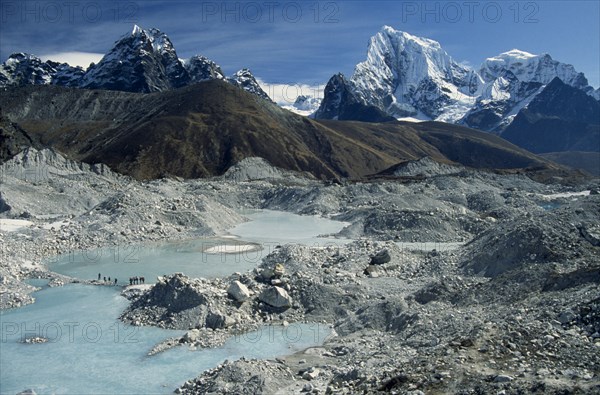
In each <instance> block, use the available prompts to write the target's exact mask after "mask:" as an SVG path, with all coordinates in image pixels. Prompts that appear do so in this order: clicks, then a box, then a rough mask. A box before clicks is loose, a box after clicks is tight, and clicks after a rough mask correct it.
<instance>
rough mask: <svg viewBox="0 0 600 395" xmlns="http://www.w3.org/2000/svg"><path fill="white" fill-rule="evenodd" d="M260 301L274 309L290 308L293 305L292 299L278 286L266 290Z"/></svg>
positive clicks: (260, 296)
mask: <svg viewBox="0 0 600 395" xmlns="http://www.w3.org/2000/svg"><path fill="white" fill-rule="evenodd" d="M258 299H259V300H260V301H261V302H264V303H266V304H268V305H269V306H273V307H290V306H291V305H292V298H291V297H290V295H289V294H288V293H287V291H286V290H285V289H283V288H280V287H277V286H273V287H269V288H267V289H265V290H264V291H263V292H261V294H260V295H259V296H258Z"/></svg>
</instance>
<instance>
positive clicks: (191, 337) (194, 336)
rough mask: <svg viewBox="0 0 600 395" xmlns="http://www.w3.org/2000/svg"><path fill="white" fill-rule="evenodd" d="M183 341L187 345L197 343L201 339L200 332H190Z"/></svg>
mask: <svg viewBox="0 0 600 395" xmlns="http://www.w3.org/2000/svg"><path fill="white" fill-rule="evenodd" d="M182 339H183V341H184V342H186V343H196V342H197V341H198V340H199V339H200V330H198V329H192V330H189V331H187V332H186V333H185V335H183V337H182Z"/></svg>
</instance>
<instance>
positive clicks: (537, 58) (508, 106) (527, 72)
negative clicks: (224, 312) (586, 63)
mask: <svg viewBox="0 0 600 395" xmlns="http://www.w3.org/2000/svg"><path fill="white" fill-rule="evenodd" d="M557 77H558V78H559V79H560V80H562V81H563V82H564V83H565V84H567V85H570V86H572V87H575V88H578V89H582V90H583V91H584V92H586V93H587V94H589V95H591V96H593V97H597V96H598V95H600V94H599V93H598V91H594V89H593V88H592V87H590V86H588V82H587V80H586V78H585V76H584V75H583V74H582V73H579V72H577V71H576V70H575V68H574V67H573V66H572V65H570V64H565V63H561V62H558V61H556V60H554V59H552V57H551V56H550V55H548V54H541V55H535V54H532V53H529V52H526V51H522V50H519V49H512V50H510V51H507V52H504V53H501V54H499V55H497V56H493V57H490V58H488V59H486V60H485V61H484V62H483V63H482V65H481V67H480V68H479V69H478V70H474V69H471V68H470V67H468V66H464V65H462V64H460V63H458V62H456V61H455V60H453V59H452V57H451V56H450V55H449V54H448V53H447V52H446V51H445V50H444V49H443V48H442V46H441V45H440V43H439V42H437V41H435V40H431V39H428V38H423V37H417V36H414V35H412V34H410V33H407V32H403V31H400V30H396V29H394V28H392V27H390V26H383V27H382V28H381V29H380V31H379V32H377V33H376V34H375V35H374V36H373V37H371V39H370V41H369V46H368V49H367V56H366V60H365V61H363V62H361V63H359V64H358V65H356V68H355V71H354V74H353V76H352V78H350V80H348V81H345V82H344V84H341V81H342V80H340V78H339V76H333V77H332V78H331V79H330V81H329V83H328V86H329V87H330V88H331V89H326V90H325V97H324V99H323V101H322V103H321V106H320V108H319V110H318V111H317V112H316V116H317V117H323V118H336V117H338V114H344V113H346V114H347V113H348V110H349V109H351V108H354V109H355V107H356V105H357V104H356V102H357V101H358V102H359V103H360V104H362V105H363V106H367V107H368V106H371V107H376V108H378V109H379V110H381V111H383V112H384V113H386V114H388V115H391V116H393V117H395V118H397V119H402V118H405V117H411V118H417V119H430V120H437V121H442V122H450V123H461V124H466V125H467V126H471V127H474V128H478V129H483V130H489V131H496V132H500V131H501V130H502V129H503V128H504V127H505V126H506V125H508V124H509V123H510V122H511V121H512V120H513V119H514V117H515V115H516V114H517V113H518V112H519V111H520V110H521V109H522V108H524V107H526V106H527V104H528V103H529V102H530V101H531V100H532V99H533V98H534V97H535V96H536V95H537V94H539V93H540V92H541V91H542V90H543V88H544V86H546V85H547V84H549V83H550V82H551V81H552V80H553V79H554V78H557ZM342 85H343V88H344V89H337V88H335V87H340V86H342ZM334 88H335V89H334ZM342 91H344V92H345V93H344V98H342V95H340V92H342ZM355 112H356V111H355Z"/></svg>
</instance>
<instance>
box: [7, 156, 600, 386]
mask: <svg viewBox="0 0 600 395" xmlns="http://www.w3.org/2000/svg"><path fill="white" fill-rule="evenodd" d="M419 169H421V170H422V171H421V173H419V171H420V170H419ZM0 170H1V173H0V174H1V176H2V193H1V195H0V211H1V214H0V217H1V218H3V219H2V221H4V222H0V224H2V228H0V244H1V245H2V259H1V263H0V304H1V305H0V307H2V308H3V309H5V308H10V307H16V306H19V305H22V304H25V303H31V302H32V301H33V300H32V298H31V296H30V293H31V291H32V290H33V289H34V288H33V287H30V286H28V285H26V284H24V283H23V280H24V279H27V278H30V277H46V278H52V279H53V281H52V283H51V285H60V284H63V283H65V282H68V281H74V280H73V279H69V278H66V277H64V276H59V275H57V274H54V273H51V272H49V271H48V270H47V268H46V266H45V264H44V263H43V260H44V259H47V258H49V257H51V256H54V255H56V254H58V253H64V252H68V251H71V250H74V249H86V248H94V247H100V246H109V245H128V244H131V243H145V242H155V241H166V240H177V239H188V238H193V237H199V236H210V235H220V234H224V233H225V232H226V230H227V229H228V228H230V227H232V226H233V225H235V224H237V223H240V222H242V221H244V220H245V219H244V218H243V217H242V216H241V215H239V214H238V212H239V209H240V208H261V209H274V210H284V211H293V212H296V213H300V214H319V215H324V216H329V217H331V218H334V219H339V220H343V221H347V222H349V223H350V225H349V226H348V227H346V228H345V229H344V230H342V231H341V232H340V234H339V236H341V237H345V238H350V239H353V240H355V241H353V242H351V243H350V244H348V245H345V246H341V247H334V246H327V247H323V248H316V247H314V246H313V247H308V246H297V245H295V246H285V245H283V246H278V247H277V248H274V249H273V250H272V251H271V252H270V253H269V254H268V255H266V256H264V258H263V259H262V262H260V264H259V265H258V267H257V268H256V269H254V270H252V271H251V272H248V273H235V274H232V275H231V276H229V277H227V278H220V279H210V280H208V279H193V278H188V277H187V276H185V274H171V275H168V276H165V277H162V278H159V279H157V281H156V283H155V284H154V285H152V286H149V287H147V289H135V288H134V289H130V290H128V291H126V292H125V295H126V296H127V297H128V298H129V299H130V300H131V303H130V305H129V307H128V308H127V309H126V311H124V312H123V314H122V317H121V318H122V320H123V321H125V322H128V323H131V324H133V325H156V326H161V327H167V328H177V329H186V330H187V333H186V334H185V335H184V336H182V337H181V338H178V339H169V340H168V341H166V342H165V343H164V344H160V345H157V346H156V348H155V349H154V350H152V351H151V354H153V353H156V352H160V351H162V350H164V349H165V348H168V347H173V346H179V345H186V346H192V347H211V346H215V345H218V344H220V343H221V342H222V341H224V340H225V339H226V338H228V337H230V336H232V335H234V334H239V333H243V332H246V331H250V330H252V329H255V328H258V327H259V326H261V325H265V324H274V325H293V324H294V323H297V322H312V323H318V324H319V325H324V326H327V327H331V328H333V334H334V335H333V336H330V337H328V338H327V340H326V341H325V343H324V344H323V346H322V347H316V348H311V349H308V350H306V351H304V352H302V353H298V354H294V355H292V356H289V357H285V358H279V359H276V360H267V361H257V360H246V359H240V360H238V361H226V362H224V363H223V364H221V365H219V366H217V367H215V368H214V369H212V370H209V371H206V372H198V373H199V376H198V377H197V378H195V379H193V378H190V380H189V381H188V382H186V383H185V384H183V385H182V386H181V387H180V388H179V389H176V392H178V393H188V394H196V393H230V394H256V393H264V394H271V393H281V394H288V393H331V394H354V393H376V392H390V393H397V394H422V393H424V394H446V393H451V394H490V393H491V394H521V393H525V394H528V393H537V394H591V393H592V394H593V393H600V291H599V289H600V287H599V285H600V226H599V225H598V224H600V195H598V194H597V191H598V186H599V185H598V183H597V181H595V182H590V183H588V184H585V185H580V186H578V187H576V188H566V187H563V186H561V185H560V184H559V182H560V181H561V180H556V181H557V183H556V184H555V185H546V184H540V183H536V182H534V181H532V180H530V179H529V178H527V177H524V176H519V175H498V174H493V173H486V172H479V171H472V170H469V169H465V168H459V167H457V168H455V169H454V170H453V169H449V168H447V167H443V168H440V167H436V166H433V165H432V164H431V163H429V162H427V161H423V162H421V163H414V164H411V165H410V166H408V167H407V168H406V169H405V170H401V169H400V170H398V171H399V172H400V173H399V174H396V175H395V176H397V177H401V176H402V175H403V174H401V173H402V171H405V172H410V173H411V174H410V175H415V174H417V175H419V174H421V175H423V177H414V178H412V179H411V181H410V182H407V179H406V178H402V182H400V180H394V179H393V177H392V178H390V179H387V180H381V181H377V182H375V181H374V182H364V183H348V184H346V185H337V184H335V185H325V184H323V183H321V182H318V181H314V180H310V179H306V178H303V177H302V176H300V175H297V174H292V173H288V172H284V171H281V170H278V169H274V168H272V167H270V166H269V165H268V164H267V163H265V162H264V161H262V160H258V159H250V160H246V161H244V162H242V163H241V164H239V165H237V166H236V167H234V168H232V169H231V170H230V171H229V172H228V173H227V174H225V175H224V176H223V177H220V178H215V179H210V180H193V181H184V180H175V179H163V180H157V181H152V182H145V183H141V182H137V181H133V180H131V179H128V178H125V177H123V176H120V175H118V174H115V173H112V172H111V171H110V170H109V169H107V168H105V167H100V166H88V165H82V164H79V163H75V162H70V161H68V160H65V159H64V158H62V157H61V156H60V155H57V154H55V153H53V152H51V151H41V152H38V151H35V150H29V151H27V152H26V153H24V154H21V155H19V156H17V157H16V158H15V159H13V160H11V161H9V162H7V163H5V164H4V165H2V166H1V167H0ZM415 172H416V173H415ZM16 219H19V220H22V221H21V222H15V221H14V220H16ZM15 224H21V225H20V226H21V227H20V228H18V227H17V225H15ZM425 242H428V243H430V244H427V245H425V244H423V243H425ZM147 282H149V281H147Z"/></svg>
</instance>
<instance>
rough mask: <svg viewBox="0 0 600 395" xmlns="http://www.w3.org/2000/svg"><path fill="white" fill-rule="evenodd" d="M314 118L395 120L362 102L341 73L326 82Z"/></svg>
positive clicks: (364, 120)
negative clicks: (321, 99)
mask: <svg viewBox="0 0 600 395" xmlns="http://www.w3.org/2000/svg"><path fill="white" fill-rule="evenodd" d="M315 118H316V119H336V120H340V121H362V122H388V121H393V120H395V118H393V117H391V116H389V115H387V114H385V113H384V112H383V111H382V110H380V109H379V108H377V107H375V106H369V105H366V104H363V102H362V101H361V100H360V99H359V98H358V97H357V96H356V94H355V93H354V92H353V88H352V83H351V82H349V81H348V80H347V79H346V77H344V75H343V74H341V73H340V74H336V75H334V76H333V77H331V79H329V82H327V85H326V86H325V91H324V96H323V101H322V102H321V106H320V107H319V109H318V110H317V112H316V113H315Z"/></svg>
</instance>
